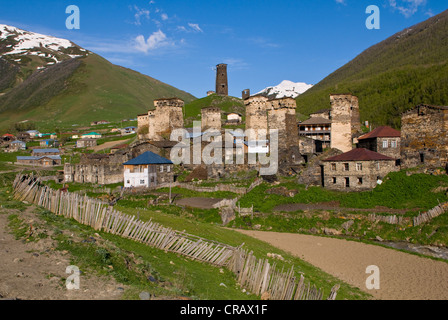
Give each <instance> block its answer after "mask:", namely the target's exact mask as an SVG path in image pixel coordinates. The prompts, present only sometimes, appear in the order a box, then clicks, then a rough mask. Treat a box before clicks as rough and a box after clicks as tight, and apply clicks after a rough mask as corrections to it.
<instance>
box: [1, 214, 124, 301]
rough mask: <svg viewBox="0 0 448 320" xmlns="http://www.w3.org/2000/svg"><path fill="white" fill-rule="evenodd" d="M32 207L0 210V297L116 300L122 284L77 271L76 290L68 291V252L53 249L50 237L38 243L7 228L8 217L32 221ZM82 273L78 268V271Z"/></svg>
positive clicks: (121, 293) (121, 289)
mask: <svg viewBox="0 0 448 320" xmlns="http://www.w3.org/2000/svg"><path fill="white" fill-rule="evenodd" d="M32 210H33V207H30V208H28V209H27V210H26V211H25V212H19V211H17V212H13V211H14V210H8V212H6V213H5V211H6V210H3V211H2V212H0V299H20V300H116V299H121V297H122V295H123V292H124V290H125V287H124V286H122V285H120V284H118V283H116V282H115V281H113V280H111V279H106V278H102V277H98V276H96V275H93V274H89V273H86V272H84V273H81V277H80V283H79V284H80V288H79V290H68V289H67V287H66V281H65V279H66V278H68V277H69V276H70V275H71V274H67V273H66V268H67V267H68V266H70V265H71V264H70V254H69V253H68V252H60V251H57V250H55V246H56V244H55V243H54V241H53V240H51V238H50V237H48V238H46V239H40V240H39V241H38V242H28V243H27V242H25V241H22V240H16V239H15V238H14V236H13V235H12V234H10V230H9V228H8V216H9V214H11V213H17V214H20V217H21V218H25V219H26V222H27V223H29V224H33V223H35V222H36V216H35V215H34V214H33V213H32ZM81 272H82V270H81Z"/></svg>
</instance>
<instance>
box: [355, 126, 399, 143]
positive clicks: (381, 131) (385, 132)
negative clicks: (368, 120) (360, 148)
mask: <svg viewBox="0 0 448 320" xmlns="http://www.w3.org/2000/svg"><path fill="white" fill-rule="evenodd" d="M395 137H401V132H400V131H398V130H395V129H393V128H391V127H388V126H382V127H378V128H376V129H374V130H372V131H371V132H369V133H367V134H365V135H363V136H361V137H359V138H358V140H364V139H373V138H395Z"/></svg>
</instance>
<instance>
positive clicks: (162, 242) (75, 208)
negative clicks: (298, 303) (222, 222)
mask: <svg viewBox="0 0 448 320" xmlns="http://www.w3.org/2000/svg"><path fill="white" fill-rule="evenodd" d="M14 189H15V193H14V194H15V198H16V199H17V200H20V201H28V202H29V203H34V204H36V205H38V206H41V207H44V208H46V209H47V210H49V211H51V212H53V213H55V214H56V215H62V216H64V217H66V218H73V219H75V220H76V221H78V222H79V223H81V224H85V225H89V226H91V227H92V228H94V229H95V230H100V231H104V232H107V233H111V234H115V235H119V236H122V237H124V238H129V239H132V240H135V241H137V242H141V243H144V244H147V245H150V246H152V247H155V248H158V249H162V250H165V251H169V252H175V253H178V254H181V255H185V256H188V257H190V258H192V259H195V260H199V261H204V262H207V263H210V264H213V265H217V266H226V265H227V264H228V263H229V260H230V258H231V257H232V256H233V254H234V252H235V251H236V250H237V249H238V248H235V247H232V246H229V245H226V244H222V243H218V242H215V241H211V240H207V239H203V238H200V237H197V236H194V235H190V234H187V233H183V232H179V231H175V230H172V229H170V228H166V227H164V226H162V225H160V224H157V223H155V222H152V221H147V222H143V221H141V220H139V219H136V218H135V217H134V216H129V215H127V214H123V213H121V212H118V211H116V210H114V209H113V208H112V207H109V206H108V205H107V204H106V203H103V202H101V201H99V200H96V199H91V198H89V197H87V196H82V195H79V194H76V193H68V192H62V191H61V190H53V189H51V188H49V187H46V186H43V185H40V183H39V179H36V178H34V177H25V176H24V177H19V176H18V177H16V180H15V181H14Z"/></svg>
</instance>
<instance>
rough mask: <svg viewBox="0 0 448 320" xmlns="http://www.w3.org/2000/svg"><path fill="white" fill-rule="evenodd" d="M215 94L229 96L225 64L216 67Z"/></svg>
mask: <svg viewBox="0 0 448 320" xmlns="http://www.w3.org/2000/svg"><path fill="white" fill-rule="evenodd" d="M216 94H218V95H220V96H228V95H229V83H228V79H227V64H224V63H222V64H218V65H217V66H216Z"/></svg>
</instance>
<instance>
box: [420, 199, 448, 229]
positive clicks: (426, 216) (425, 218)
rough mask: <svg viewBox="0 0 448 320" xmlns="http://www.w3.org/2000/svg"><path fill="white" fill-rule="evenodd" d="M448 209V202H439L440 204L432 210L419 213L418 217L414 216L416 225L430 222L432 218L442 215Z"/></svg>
mask: <svg viewBox="0 0 448 320" xmlns="http://www.w3.org/2000/svg"><path fill="white" fill-rule="evenodd" d="M447 210H448V202H445V203H442V204H439V205H438V206H436V207H434V208H432V209H431V210H429V211H427V212H424V213H422V214H419V215H418V216H417V217H414V221H413V222H414V226H418V225H421V224H422V223H425V222H429V221H431V220H432V219H434V218H436V217H438V216H440V215H441V214H442V213H445V212H446V211H447Z"/></svg>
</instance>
